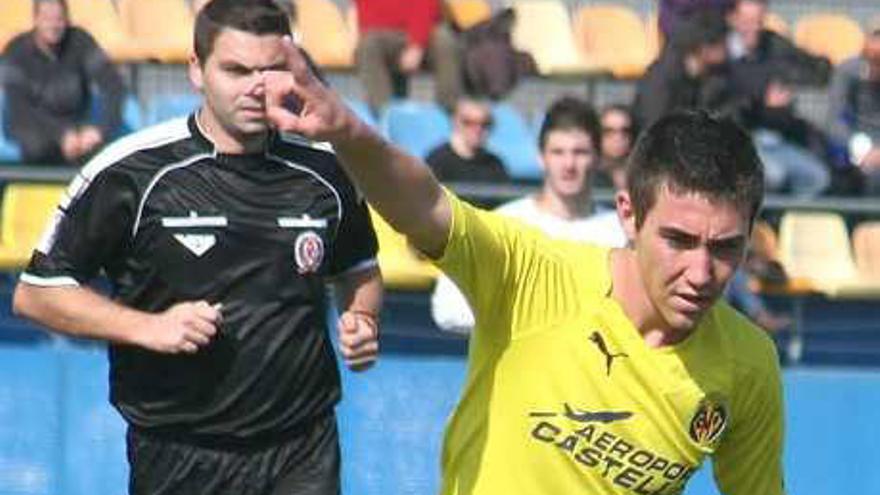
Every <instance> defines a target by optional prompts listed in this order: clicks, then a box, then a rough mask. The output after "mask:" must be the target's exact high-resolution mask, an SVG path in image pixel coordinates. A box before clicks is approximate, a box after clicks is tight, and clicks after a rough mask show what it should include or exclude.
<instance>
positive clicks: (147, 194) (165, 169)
mask: <svg viewBox="0 0 880 495" xmlns="http://www.w3.org/2000/svg"><path fill="white" fill-rule="evenodd" d="M212 156H214V154H213V153H201V154H199V155H193V156H191V157H189V158H187V159H186V160H183V161H180V162H176V163H172V164H171V165H166V166H164V167H162V169H161V170H159V172H157V173H156V175H154V176H153V179H152V180H150V184H149V185H147V188H146V189H144V195H143V196H142V197H141V202H140V204H139V205H138V209H137V215H136V216H135V217H134V225H133V226H132V228H131V236H132V237H134V236H135V235H137V231H138V229H139V228H140V226H141V215H143V214H144V206H145V205H146V204H147V198H149V197H150V193H151V192H152V191H153V188H154V187H156V184H158V183H159V181H160V180H161V179H162V177H164V176H165V174H167V173H168V172H171V171H173V170H177V169H179V168H184V167H188V166H190V165H192V164H193V163H196V162H198V161H200V160H204V159H205V158H211V157H212Z"/></svg>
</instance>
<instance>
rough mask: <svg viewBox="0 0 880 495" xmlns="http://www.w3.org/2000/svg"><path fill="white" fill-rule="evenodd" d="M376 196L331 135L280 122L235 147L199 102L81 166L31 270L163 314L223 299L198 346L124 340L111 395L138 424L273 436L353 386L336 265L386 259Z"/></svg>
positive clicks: (116, 355) (31, 279) (116, 350)
mask: <svg viewBox="0 0 880 495" xmlns="http://www.w3.org/2000/svg"><path fill="white" fill-rule="evenodd" d="M376 249H377V243H376V237H375V233H374V232H373V229H372V225H371V224H370V219H369V214H368V211H367V208H366V204H365V202H364V201H363V199H362V198H361V197H360V196H359V195H358V194H357V193H356V191H355V189H354V187H353V185H352V184H351V183H350V181H349V180H348V178H347V177H346V175H345V173H344V171H343V170H342V169H341V168H340V166H339V164H338V162H337V161H336V158H335V155H334V154H333V152H332V149H331V148H330V147H329V145H325V144H322V143H313V142H310V141H307V140H305V139H302V138H298V137H288V136H284V137H282V136H278V135H276V136H273V137H272V139H271V140H270V141H269V143H268V144H267V146H266V150H265V151H264V152H262V153H255V154H251V155H224V154H220V153H217V152H216V151H215V150H214V147H213V145H212V144H211V143H210V141H208V140H207V138H206V137H205V136H204V135H203V134H202V133H201V132H200V131H199V129H198V124H197V123H196V120H195V118H194V117H193V116H190V117H189V118H188V119H183V118H181V119H177V120H174V121H170V122H167V123H165V124H161V125H159V126H156V127H154V128H150V129H146V130H144V131H142V132H139V133H137V134H134V135H131V136H129V137H127V138H124V139H122V140H120V141H118V142H116V143H114V144H113V145H111V146H109V147H108V148H107V149H106V150H105V151H104V152H102V153H101V154H100V155H98V156H97V157H96V158H95V159H94V160H92V161H91V162H90V163H89V164H88V165H86V166H85V167H84V168H83V170H82V172H81V173H80V174H79V176H77V178H75V179H74V180H73V182H72V184H71V186H70V188H69V190H68V196H67V197H66V198H65V199H64V200H63V201H62V204H61V205H60V207H59V209H58V212H57V213H56V215H55V218H54V221H53V222H52V224H51V225H50V226H49V227H48V228H47V231H46V233H45V234H44V236H43V238H42V239H41V241H40V244H39V245H38V246H37V249H36V251H35V253H34V256H33V258H32V260H31V262H30V265H29V266H28V268H27V270H26V272H25V273H24V274H22V281H23V282H25V283H29V284H33V285H39V286H65V285H75V284H84V283H86V282H87V281H88V280H89V279H91V278H93V277H94V276H95V275H96V274H98V273H99V272H100V271H102V270H103V272H104V273H106V275H107V276H108V278H109V279H110V281H111V282H112V284H113V287H114V292H115V293H114V297H115V298H116V299H117V300H119V301H121V302H122V303H124V304H125V305H127V306H130V307H133V308H137V309H140V310H144V311H148V312H159V311H162V310H165V309H166V308H168V307H170V306H172V305H173V304H175V303H178V302H182V301H194V300H200V299H204V300H206V301H208V302H209V303H218V302H219V303H223V310H222V313H223V322H222V324H221V325H220V328H219V335H218V337H217V338H216V339H215V341H213V342H212V343H211V344H210V345H209V346H207V347H206V348H203V349H201V350H200V351H199V352H198V353H197V354H195V355H165V354H159V353H154V352H151V351H148V350H145V349H142V348H138V347H133V346H122V345H111V346H110V365H111V377H110V381H111V401H112V402H113V404H114V405H115V406H116V407H117V409H119V411H120V412H121V413H122V415H123V416H124V417H125V418H126V419H127V420H128V421H129V422H130V423H132V424H134V425H136V426H138V427H141V428H144V429H152V430H153V431H157V432H163V431H167V432H169V433H174V434H190V435H192V436H193V438H194V439H195V440H198V439H200V438H202V439H205V440H211V439H218V440H223V439H229V440H237V439H242V440H246V439H255V438H273V437H275V436H277V435H283V434H285V433H287V432H290V431H294V430H296V429H298V427H299V426H300V425H301V424H303V423H304V422H306V421H308V420H309V419H310V418H312V417H316V416H318V415H321V414H324V413H327V412H329V410H330V409H331V408H332V407H333V406H334V405H335V403H336V402H337V401H338V400H339V397H340V384H339V371H338V369H337V364H336V360H335V357H334V353H333V349H332V345H331V344H330V342H329V339H328V336H327V325H326V309H327V308H326V288H325V282H326V277H333V276H339V275H342V274H346V273H348V272H352V271H356V270H363V269H367V268H369V267H372V266H375V264H376V261H375V260H376Z"/></svg>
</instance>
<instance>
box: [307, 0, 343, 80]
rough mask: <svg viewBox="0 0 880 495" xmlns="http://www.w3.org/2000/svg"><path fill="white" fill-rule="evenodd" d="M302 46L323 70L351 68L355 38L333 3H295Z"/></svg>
mask: <svg viewBox="0 0 880 495" xmlns="http://www.w3.org/2000/svg"><path fill="white" fill-rule="evenodd" d="M295 5H296V11H297V14H296V15H297V23H296V29H297V32H298V34H299V42H300V44H301V45H302V47H303V48H305V50H306V51H307V52H308V53H309V55H311V56H312V58H313V59H314V60H315V63H316V64H318V66H320V67H328V68H337V69H339V68H350V67H352V65H353V64H354V48H355V37H354V35H352V33H351V32H349V28H348V25H347V22H346V19H345V17H344V16H343V15H342V12H341V11H340V10H339V8H337V7H336V5H335V4H334V3H333V2H331V1H330V0H295Z"/></svg>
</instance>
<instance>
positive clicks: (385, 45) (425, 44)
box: [355, 0, 463, 115]
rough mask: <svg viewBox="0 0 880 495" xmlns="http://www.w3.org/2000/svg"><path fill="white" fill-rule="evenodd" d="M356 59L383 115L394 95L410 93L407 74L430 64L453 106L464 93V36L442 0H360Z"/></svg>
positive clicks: (444, 101) (441, 98)
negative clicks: (444, 15)
mask: <svg viewBox="0 0 880 495" xmlns="http://www.w3.org/2000/svg"><path fill="white" fill-rule="evenodd" d="M355 5H356V7H357V16H358V26H359V31H360V35H359V38H358V45H357V50H356V53H355V63H356V64H357V70H358V73H359V75H360V78H361V82H362V84H363V85H364V90H365V91H366V99H367V103H368V104H369V105H370V108H371V109H372V110H373V112H374V113H375V114H376V115H378V114H379V111H380V110H381V108H382V106H383V105H385V104H386V103H387V102H388V100H389V99H390V98H391V97H392V96H405V95H406V94H407V77H408V76H409V75H411V74H413V73H415V72H416V71H418V70H419V69H420V68H422V67H424V66H426V65H429V66H431V67H432V68H433V70H434V84H435V89H436V93H437V95H436V96H437V101H438V103H440V105H442V106H443V107H445V108H446V109H447V110H448V111H450V112H451V111H452V110H453V107H454V105H455V102H456V101H457V100H458V98H459V96H460V95H461V94H462V87H463V76H462V68H461V53H460V47H459V41H458V39H457V38H456V35H455V33H454V32H453V31H452V29H451V28H450V27H449V26H448V25H446V23H445V22H443V18H442V12H441V7H442V1H441V0H410V1H407V2H400V1H398V0H355Z"/></svg>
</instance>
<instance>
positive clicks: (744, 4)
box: [727, 0, 831, 196]
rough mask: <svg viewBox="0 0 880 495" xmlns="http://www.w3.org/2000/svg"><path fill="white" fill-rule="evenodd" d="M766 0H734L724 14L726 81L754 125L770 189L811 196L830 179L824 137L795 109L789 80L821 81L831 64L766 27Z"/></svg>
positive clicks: (749, 125)
mask: <svg viewBox="0 0 880 495" xmlns="http://www.w3.org/2000/svg"><path fill="white" fill-rule="evenodd" d="M766 13H767V1H766V0H738V1H737V2H736V6H735V7H734V9H733V10H732V11H731V12H730V13H729V14H728V16H727V20H728V23H729V25H730V28H731V30H730V34H729V35H728V38H727V48H728V58H729V73H730V87H731V91H732V93H733V95H734V98H735V99H736V100H737V104H736V106H737V114H738V118H739V120H740V121H741V123H742V124H743V125H744V126H745V127H746V128H748V129H749V130H751V131H752V133H753V136H754V138H755V145H756V146H757V148H758V153H759V154H760V155H761V158H762V160H763V161H764V167H765V170H764V173H765V182H766V185H767V188H768V189H769V190H771V191H779V190H783V189H787V190H788V191H790V192H792V193H795V194H798V195H803V196H814V195H816V194H819V193H820V192H822V191H823V190H824V189H825V188H826V187H827V186H828V185H829V182H830V174H829V170H828V167H827V166H826V165H825V163H823V161H822V159H821V158H820V156H821V155H822V154H823V153H824V150H823V148H824V138H823V136H822V135H821V134H820V133H819V132H817V130H816V129H814V128H813V127H812V126H811V125H810V124H809V123H808V122H807V121H806V120H804V119H803V118H801V117H799V116H798V115H797V114H796V113H795V110H794V104H793V99H794V92H793V90H792V88H791V85H792V84H810V85H817V84H824V83H825V82H826V81H827V80H828V76H829V74H830V70H831V65H830V63H829V62H828V60H826V59H824V58H822V57H816V56H813V55H810V54H809V53H806V52H804V51H803V50H801V49H799V48H797V47H796V46H794V45H793V44H792V43H791V42H790V41H789V40H787V39H785V38H783V37H782V36H780V35H778V34H776V33H774V32H772V31H770V30H768V29H765V28H764V27H763V26H764V17H765V16H766Z"/></svg>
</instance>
